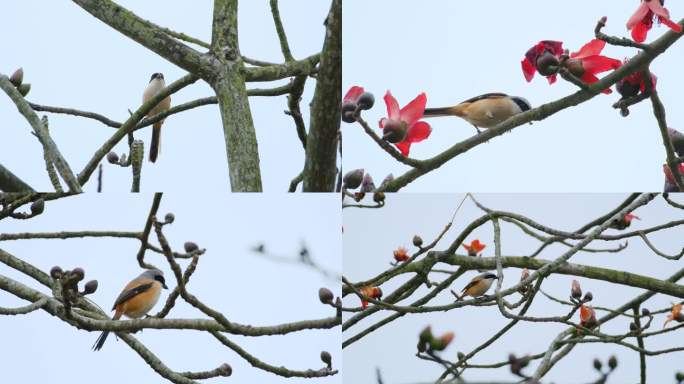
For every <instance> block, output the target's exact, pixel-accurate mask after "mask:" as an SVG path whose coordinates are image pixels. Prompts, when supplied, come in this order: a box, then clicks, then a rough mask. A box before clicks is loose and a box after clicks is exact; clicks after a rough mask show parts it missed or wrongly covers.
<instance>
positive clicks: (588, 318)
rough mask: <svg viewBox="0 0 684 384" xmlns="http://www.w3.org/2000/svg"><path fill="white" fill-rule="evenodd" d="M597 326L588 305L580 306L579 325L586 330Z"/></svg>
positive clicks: (594, 316) (593, 313) (591, 309)
mask: <svg viewBox="0 0 684 384" xmlns="http://www.w3.org/2000/svg"><path fill="white" fill-rule="evenodd" d="M596 324H597V321H596V312H595V311H594V308H592V307H590V306H588V305H584V304H582V305H580V325H581V326H583V327H586V328H593V327H595V326H596Z"/></svg>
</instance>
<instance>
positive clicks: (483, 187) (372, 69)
mask: <svg viewBox="0 0 684 384" xmlns="http://www.w3.org/2000/svg"><path fill="white" fill-rule="evenodd" d="M638 3H639V2H638V1H637V0H631V1H591V0H577V1H573V2H572V6H561V5H560V4H558V5H555V3H554V4H550V3H549V2H542V1H533V0H520V1H491V0H490V1H446V0H431V1H422V2H420V5H419V6H417V5H416V3H415V2H409V1H393V0H377V1H372V2H369V1H359V0H347V1H345V3H344V14H345V18H344V21H345V25H344V30H343V31H344V32H343V34H344V59H343V63H344V74H343V88H344V90H345V91H346V90H347V89H348V88H349V87H350V86H351V85H361V86H364V87H365V88H366V90H368V91H371V92H373V93H374V94H375V99H376V106H375V108H374V109H372V110H371V111H367V112H365V113H364V116H365V118H366V120H368V121H369V122H370V123H371V124H372V126H373V128H377V121H378V120H379V119H380V118H381V117H383V116H385V113H386V111H385V104H384V102H383V101H382V97H383V95H384V94H385V91H386V90H388V89H390V90H391V91H392V93H393V94H394V96H395V97H396V98H397V99H398V100H399V104H400V105H402V106H403V105H405V104H406V103H408V102H409V101H411V100H412V99H413V98H414V97H416V96H417V95H418V94H419V93H421V92H426V94H427V100H428V101H427V105H428V107H435V106H436V107H442V106H447V105H453V104H457V103H459V102H461V101H463V100H466V99H468V98H470V97H472V96H475V95H479V94H482V93H486V92H496V91H498V92H505V93H508V94H511V95H517V96H523V97H525V98H527V99H528V100H529V101H530V102H531V103H532V105H533V106H539V105H541V104H543V103H546V102H549V101H553V100H556V99H559V98H561V97H563V96H566V95H569V94H570V93H572V92H575V91H576V90H577V87H576V86H574V85H572V84H570V83H567V82H565V81H563V80H562V79H559V81H558V82H557V83H556V84H554V85H553V86H549V85H548V83H547V81H546V79H544V78H543V77H540V76H539V75H537V76H536V77H535V78H534V80H533V81H532V83H530V84H528V83H527V82H526V81H525V79H524V77H523V74H522V71H521V69H520V61H521V60H522V58H523V56H524V54H525V52H526V51H527V50H528V49H529V48H530V47H532V46H533V45H534V44H536V43H537V42H538V41H540V40H545V39H546V40H561V41H563V42H564V43H565V45H564V47H567V48H569V49H570V50H571V51H576V50H578V49H579V48H580V47H581V46H582V45H583V44H585V43H587V42H588V41H589V40H591V39H592V38H593V35H594V32H593V31H594V27H595V26H596V22H597V21H598V19H599V18H600V17H601V16H608V25H607V27H606V28H605V29H604V32H606V33H608V34H612V35H617V36H629V34H628V31H627V30H626V27H625V23H626V21H627V19H628V18H629V16H630V15H631V14H632V12H633V11H634V10H635V9H636V7H637V5H638ZM666 5H667V6H668V7H669V9H670V12H671V14H672V16H673V18H674V19H675V20H679V19H680V18H682V17H684V5H682V4H681V2H678V1H668V2H667V4H666ZM666 30H667V27H664V26H656V27H655V28H654V29H653V30H651V32H650V34H649V37H648V39H649V40H648V41H650V40H652V39H655V38H657V37H658V36H660V35H661V34H663V33H664V32H665V31H666ZM635 53H636V50H635V49H631V48H617V47H610V46H609V47H606V49H605V50H604V54H605V55H607V56H610V57H614V58H617V59H623V58H625V57H631V56H633V55H634V54H635ZM682 56H684V44H682V43H681V42H678V43H677V44H676V45H675V46H673V47H671V49H670V50H669V51H668V52H667V53H666V54H664V55H662V56H661V57H659V58H658V59H657V60H656V62H655V63H654V64H653V66H652V68H651V69H652V71H653V73H655V74H656V75H657V76H658V91H659V93H660V96H661V99H662V101H663V103H664V104H665V106H666V107H667V112H668V115H667V118H668V123H669V125H670V126H671V127H674V128H679V129H680V130H682V129H683V128H684V127H683V126H684V124H683V123H682V122H683V121H684V111H683V110H682V109H681V108H678V106H677V103H678V102H679V101H680V99H681V97H680V94H679V92H680V86H679V84H680V83H681V80H682V74H681V65H680V63H679V62H678V58H680V57H682ZM617 99H618V95H617V92H614V94H613V95H609V96H605V95H599V96H597V97H595V98H594V99H592V100H591V101H588V102H586V103H584V104H583V105H581V106H578V107H575V108H571V109H567V110H565V111H562V112H560V113H558V114H556V115H554V116H552V117H550V118H548V119H546V120H544V121H542V122H536V123H534V124H533V125H531V126H530V125H525V126H522V127H519V128H516V129H515V130H514V131H513V132H512V133H508V134H505V135H503V136H499V137H497V138H495V139H493V140H491V141H490V142H489V143H487V144H484V145H481V146H478V147H477V148H474V149H472V150H470V151H469V152H467V153H465V154H464V155H461V156H459V157H457V158H456V159H453V160H452V161H450V162H448V163H447V164H445V165H444V166H442V167H441V168H440V169H438V170H437V171H434V172H432V173H430V174H429V175H426V176H424V177H422V178H420V179H419V180H418V181H416V182H414V183H412V184H410V185H409V186H408V187H406V188H405V189H404V191H417V192H433V191H445V192H449V191H458V192H462V191H481V192H615V191H633V190H649V191H661V190H662V186H663V181H664V176H663V172H662V164H663V162H664V159H665V152H664V149H663V145H662V140H661V137H660V132H659V130H658V126H657V124H656V122H655V119H654V118H653V114H652V112H651V109H650V103H648V102H645V103H642V104H639V105H637V106H635V107H633V108H632V109H631V115H630V116H629V117H628V118H623V117H621V116H620V115H619V113H618V111H616V110H614V109H612V108H611V105H612V104H613V103H614V102H615V101H616V100H617ZM427 121H429V122H430V124H431V125H432V128H433V131H432V136H431V137H430V138H429V139H428V140H426V141H424V142H422V143H418V144H416V145H414V146H413V147H412V148H411V156H413V157H415V158H418V159H424V158H429V157H432V156H434V155H436V154H437V153H439V152H441V151H443V150H445V149H446V148H448V147H449V146H451V145H453V144H454V143H456V142H458V141H461V140H464V139H466V138H468V137H470V136H471V135H473V134H475V129H474V128H473V127H472V126H471V125H470V124H468V123H466V122H465V121H463V120H460V119H457V118H439V119H429V120H427ZM342 129H343V133H344V140H345V141H344V149H345V152H344V167H345V169H353V168H365V169H366V170H367V171H369V172H370V173H371V174H372V175H373V176H374V177H375V178H376V179H379V180H382V178H383V177H384V176H385V175H386V174H388V173H390V172H392V173H394V175H395V176H398V175H401V174H402V173H404V172H405V171H407V170H408V168H407V167H406V166H404V165H402V164H399V163H398V162H396V161H395V160H394V159H392V158H391V157H389V156H388V155H387V154H386V153H384V151H382V150H381V149H380V148H378V146H377V145H376V144H375V143H374V142H373V141H372V140H370V138H369V137H367V136H366V134H365V133H364V132H363V130H362V129H361V127H359V126H358V125H349V124H344V125H343V128H342Z"/></svg>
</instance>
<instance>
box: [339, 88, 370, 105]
mask: <svg viewBox="0 0 684 384" xmlns="http://www.w3.org/2000/svg"><path fill="white" fill-rule="evenodd" d="M363 92H365V91H364V89H363V87H359V86H358V85H355V86H353V87H351V88H349V90H348V91H347V94H346V95H344V99H342V102H343V103H346V102H353V103H355V102H356V100H357V99H358V98H359V96H361V94H363Z"/></svg>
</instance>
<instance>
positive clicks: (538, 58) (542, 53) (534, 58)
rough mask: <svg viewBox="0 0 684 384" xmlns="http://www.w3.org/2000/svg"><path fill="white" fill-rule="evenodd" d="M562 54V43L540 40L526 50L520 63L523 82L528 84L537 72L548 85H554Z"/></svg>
mask: <svg viewBox="0 0 684 384" xmlns="http://www.w3.org/2000/svg"><path fill="white" fill-rule="evenodd" d="M562 54H563V42H561V41H554V40H542V41H540V42H539V43H537V45H535V46H534V47H532V48H530V49H528V50H527V52H526V53H525V58H524V59H523V60H522V62H521V64H522V71H523V75H525V80H527V82H528V83H529V82H530V81H532V78H533V77H534V74H535V73H537V71H539V73H540V74H541V75H542V76H546V78H547V80H548V81H549V84H553V83H555V82H556V74H557V72H558V64H559V62H560V55H562Z"/></svg>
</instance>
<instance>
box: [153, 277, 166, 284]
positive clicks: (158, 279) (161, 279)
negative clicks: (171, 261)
mask: <svg viewBox="0 0 684 384" xmlns="http://www.w3.org/2000/svg"><path fill="white" fill-rule="evenodd" d="M154 279H155V280H157V281H158V282H160V283H162V285H164V284H166V281H164V276H155V277H154Z"/></svg>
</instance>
